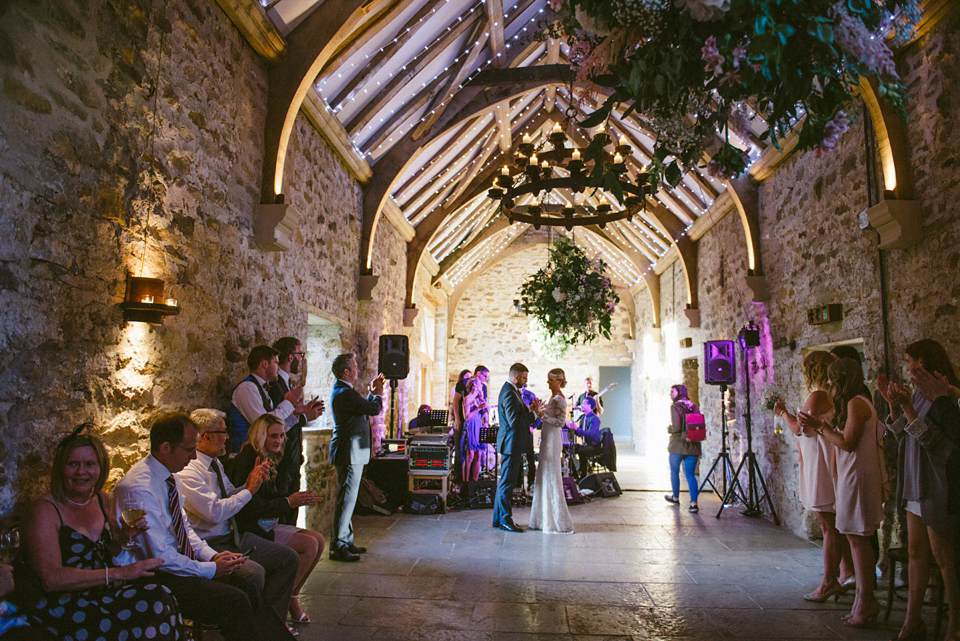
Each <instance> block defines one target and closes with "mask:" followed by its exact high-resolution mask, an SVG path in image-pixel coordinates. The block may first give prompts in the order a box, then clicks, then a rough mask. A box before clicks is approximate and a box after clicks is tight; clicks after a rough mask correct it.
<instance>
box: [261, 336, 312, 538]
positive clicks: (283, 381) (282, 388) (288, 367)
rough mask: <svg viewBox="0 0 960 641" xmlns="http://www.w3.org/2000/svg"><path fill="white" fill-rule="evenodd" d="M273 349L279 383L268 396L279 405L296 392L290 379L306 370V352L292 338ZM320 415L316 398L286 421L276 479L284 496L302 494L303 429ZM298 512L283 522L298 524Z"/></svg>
mask: <svg viewBox="0 0 960 641" xmlns="http://www.w3.org/2000/svg"><path fill="white" fill-rule="evenodd" d="M273 349H275V350H277V362H278V369H277V380H275V381H274V382H272V383H271V384H270V386H269V387H268V388H267V393H268V394H269V395H270V400H271V401H273V403H274V405H275V406H276V405H279V404H280V403H281V402H282V401H283V399H284V397H285V396H286V395H287V393H288V392H289V391H290V390H291V389H293V384H292V382H291V381H290V377H291V375H297V374H300V373H301V372H302V371H303V364H304V362H305V357H306V353H305V352H304V351H303V344H302V343H301V342H300V341H299V340H297V339H296V338H293V337H292V336H284V337H283V338H278V339H277V340H276V341H275V342H274V343H273ZM321 414H323V401H321V400H317V399H313V400H312V401H310V402H309V403H306V404H305V405H304V411H303V413H302V414H299V415H297V414H294V415H293V416H290V417H287V419H286V421H285V425H286V429H287V443H286V445H285V446H284V450H283V458H282V459H281V460H280V463H279V464H278V465H277V478H276V484H277V490H278V491H280V493H281V494H283V495H284V496H289V495H291V494H293V493H294V492H299V491H300V466H301V465H303V428H304V426H306V424H307V423H309V422H310V421H312V420H314V419H316V418H317V417H318V416H320V415H321ZM291 419H293V420H291ZM299 511H300V509H299V508H294V509H293V511H292V512H291V514H290V515H288V516H283V517H281V518H280V522H281V523H285V524H287V525H296V524H297V513H298V512H299Z"/></svg>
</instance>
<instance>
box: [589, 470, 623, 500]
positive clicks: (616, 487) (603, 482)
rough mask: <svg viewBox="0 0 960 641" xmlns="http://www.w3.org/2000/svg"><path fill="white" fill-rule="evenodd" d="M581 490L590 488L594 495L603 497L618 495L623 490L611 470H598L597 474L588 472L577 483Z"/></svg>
mask: <svg viewBox="0 0 960 641" xmlns="http://www.w3.org/2000/svg"><path fill="white" fill-rule="evenodd" d="M578 485H579V486H580V489H581V490H590V491H591V492H593V494H594V495H599V496H602V497H604V498H607V497H611V496H620V495H621V494H623V490H621V489H620V484H619V483H618V482H617V477H616V476H614V474H613V472H600V473H599V474H588V475H586V476H584V477H583V478H582V479H580V483H579V484H578Z"/></svg>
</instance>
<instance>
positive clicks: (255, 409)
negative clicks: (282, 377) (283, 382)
mask: <svg viewBox="0 0 960 641" xmlns="http://www.w3.org/2000/svg"><path fill="white" fill-rule="evenodd" d="M247 367H249V368H250V375H249V376H247V377H246V378H245V379H243V380H242V381H240V383H239V384H237V386H236V387H235V388H234V390H233V394H232V396H231V398H230V413H229V414H228V416H227V427H228V428H229V430H230V451H231V452H233V453H237V452H239V451H240V448H242V447H243V444H244V443H246V442H247V430H248V429H249V427H250V425H251V424H252V423H253V422H254V421H255V420H257V419H258V418H260V417H261V416H262V415H264V414H272V415H273V416H276V417H277V418H279V419H280V420H281V421H283V422H284V424H285V425H286V428H287V429H288V430H289V429H290V428H291V427H293V426H294V425H296V423H297V421H299V420H300V416H301V415H302V414H303V413H304V412H306V411H307V409H308V405H304V404H303V386H302V385H298V386H297V387H294V388H293V389H291V390H289V391H287V393H286V394H284V396H283V399H282V400H281V402H279V403H276V404H274V402H273V401H272V400H271V399H270V393H269V389H268V384H269V383H273V382H274V381H276V380H277V376H278V371H279V369H280V362H279V360H278V358H277V350H275V349H273V348H272V347H270V346H269V345H257V346H256V347H254V348H253V349H252V350H250V355H249V356H248V357H247Z"/></svg>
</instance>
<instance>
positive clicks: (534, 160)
mask: <svg viewBox="0 0 960 641" xmlns="http://www.w3.org/2000/svg"><path fill="white" fill-rule="evenodd" d="M538 162H539V161H538V160H537V154H535V153H534V154H530V164H531V165H536V164H538Z"/></svg>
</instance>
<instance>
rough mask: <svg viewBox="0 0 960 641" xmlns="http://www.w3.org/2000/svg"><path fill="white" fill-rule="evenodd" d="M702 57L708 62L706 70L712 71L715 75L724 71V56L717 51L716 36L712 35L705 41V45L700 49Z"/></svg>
mask: <svg viewBox="0 0 960 641" xmlns="http://www.w3.org/2000/svg"><path fill="white" fill-rule="evenodd" d="M700 57H701V58H703V61H704V62H706V63H707V64H706V66H705V67H704V68H703V70H704V71H711V72H713V75H715V76H719V75H720V74H721V73H723V61H724V57H723V56H721V55H720V52H719V51H717V38H716V36H710V37H709V38H707V41H706V42H704V43H703V47H702V48H701V49H700Z"/></svg>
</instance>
